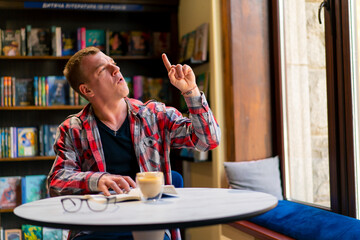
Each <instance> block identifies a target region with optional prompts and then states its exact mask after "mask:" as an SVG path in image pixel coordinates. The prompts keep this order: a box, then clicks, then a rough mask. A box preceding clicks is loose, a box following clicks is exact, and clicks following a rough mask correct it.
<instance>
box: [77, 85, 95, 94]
mask: <svg viewBox="0 0 360 240" xmlns="http://www.w3.org/2000/svg"><path fill="white" fill-rule="evenodd" d="M79 91H80V92H81V93H82V94H83V95H84V96H86V98H90V97H92V96H93V95H94V93H93V91H92V90H91V89H90V88H89V87H88V86H87V85H86V84H84V83H83V84H80V86H79Z"/></svg>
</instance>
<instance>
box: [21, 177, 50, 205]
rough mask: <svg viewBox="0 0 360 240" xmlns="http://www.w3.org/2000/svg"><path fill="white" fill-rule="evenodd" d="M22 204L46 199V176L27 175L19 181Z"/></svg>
mask: <svg viewBox="0 0 360 240" xmlns="http://www.w3.org/2000/svg"><path fill="white" fill-rule="evenodd" d="M21 195H22V197H21V199H22V203H23V204H24V203H28V202H32V201H36V200H40V199H43V198H46V175H28V176H24V177H22V180H21Z"/></svg>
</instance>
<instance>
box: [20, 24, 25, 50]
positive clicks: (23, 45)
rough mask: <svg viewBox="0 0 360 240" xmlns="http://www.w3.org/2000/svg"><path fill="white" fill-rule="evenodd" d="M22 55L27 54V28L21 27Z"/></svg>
mask: <svg viewBox="0 0 360 240" xmlns="http://www.w3.org/2000/svg"><path fill="white" fill-rule="evenodd" d="M20 55H21V56H26V28H24V27H22V28H20Z"/></svg>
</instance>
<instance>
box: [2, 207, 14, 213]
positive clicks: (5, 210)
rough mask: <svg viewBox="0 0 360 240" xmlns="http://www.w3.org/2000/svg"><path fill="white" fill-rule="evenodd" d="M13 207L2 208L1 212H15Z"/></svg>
mask: <svg viewBox="0 0 360 240" xmlns="http://www.w3.org/2000/svg"><path fill="white" fill-rule="evenodd" d="M13 210H14V209H13V208H10V209H0V213H7V212H13Z"/></svg>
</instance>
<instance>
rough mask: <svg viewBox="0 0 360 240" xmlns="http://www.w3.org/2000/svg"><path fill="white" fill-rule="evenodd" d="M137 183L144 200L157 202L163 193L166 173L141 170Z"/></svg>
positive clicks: (137, 176) (137, 175)
mask: <svg viewBox="0 0 360 240" xmlns="http://www.w3.org/2000/svg"><path fill="white" fill-rule="evenodd" d="M136 185H137V187H138V188H139V189H140V193H141V199H142V200H143V201H153V202H156V201H158V200H159V199H160V198H161V195H162V193H163V188H164V174H163V173H162V172H139V173H137V174H136Z"/></svg>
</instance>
